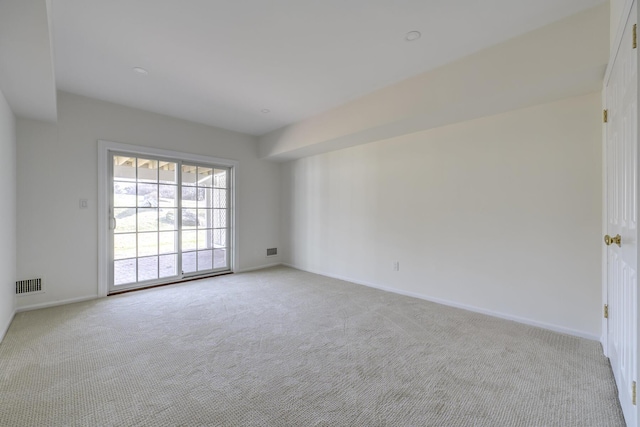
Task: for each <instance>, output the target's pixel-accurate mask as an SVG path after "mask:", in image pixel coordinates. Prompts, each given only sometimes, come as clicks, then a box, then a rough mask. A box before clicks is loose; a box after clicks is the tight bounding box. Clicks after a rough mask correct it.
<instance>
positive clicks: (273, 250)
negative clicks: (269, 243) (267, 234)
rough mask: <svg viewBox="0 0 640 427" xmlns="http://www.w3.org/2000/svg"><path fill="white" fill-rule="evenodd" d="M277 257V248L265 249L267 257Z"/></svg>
mask: <svg viewBox="0 0 640 427" xmlns="http://www.w3.org/2000/svg"><path fill="white" fill-rule="evenodd" d="M277 255H278V248H268V249H267V256H277Z"/></svg>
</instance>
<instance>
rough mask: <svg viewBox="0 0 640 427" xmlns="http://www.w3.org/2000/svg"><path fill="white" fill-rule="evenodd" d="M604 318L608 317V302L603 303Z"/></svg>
mask: <svg viewBox="0 0 640 427" xmlns="http://www.w3.org/2000/svg"><path fill="white" fill-rule="evenodd" d="M604 318H605V319H608V318H609V305H608V304H605V305H604Z"/></svg>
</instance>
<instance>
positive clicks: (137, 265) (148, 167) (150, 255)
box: [112, 155, 178, 287]
mask: <svg viewBox="0 0 640 427" xmlns="http://www.w3.org/2000/svg"><path fill="white" fill-rule="evenodd" d="M112 167H113V169H112V170H113V173H112V176H113V180H112V183H113V195H112V205H113V214H112V215H113V270H112V277H113V286H114V287H118V286H121V287H131V286H135V285H137V284H138V283H141V282H149V281H154V280H155V281H157V280H158V279H159V278H167V277H174V276H177V275H178V265H177V262H176V261H177V256H176V255H177V253H178V245H177V238H176V234H177V233H178V225H177V206H178V199H177V187H178V179H177V174H176V171H177V163H176V162H167V161H160V160H157V159H148V158H138V157H133V156H124V155H123V156H121V155H113V156H112Z"/></svg>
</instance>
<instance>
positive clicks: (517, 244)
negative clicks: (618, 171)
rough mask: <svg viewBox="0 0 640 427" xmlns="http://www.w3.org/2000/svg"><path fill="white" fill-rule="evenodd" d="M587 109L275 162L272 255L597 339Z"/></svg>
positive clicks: (596, 134) (595, 161) (594, 159)
mask: <svg viewBox="0 0 640 427" xmlns="http://www.w3.org/2000/svg"><path fill="white" fill-rule="evenodd" d="M600 115H601V105H600V94H599V93H594V94H589V95H585V96H580V97H574V98H569V99H565V100H561V101H556V102H553V103H550V104H545V105H540V106H535V107H530V108H527V109H522V110H515V111H511V112H507V113H503V114H500V115H496V116H491V117H486V118H481V119H476V120H472V121H467V122H463V123H459V124H455V125H450V126H446V127H441V128H437V129H433V130H429V131H423V132H419V133H415V134H410V135H405V136H401V137H396V138H392V139H388V140H381V141H378V142H374V143H370V144H366V145H361V146H357V147H352V148H347V149H343V150H340V151H335V152H331V153H326V154H320V155H316V156H313V157H307V158H303V159H299V160H294V161H290V162H288V163H285V164H284V165H283V172H282V185H283V188H282V191H283V194H282V196H283V222H282V224H283V244H284V248H285V254H284V257H285V262H287V263H289V264H291V265H293V266H295V267H297V268H300V269H304V270H308V271H313V272H319V273H321V274H326V275H330V276H336V277H342V278H346V279H348V280H352V281H356V282H360V283H364V284H369V285H373V286H377V287H386V288H391V289H393V290H395V291H398V292H404V293H411V294H415V295H420V296H423V297H426V298H430V299H439V300H442V301H448V302H450V303H453V304H457V305H462V306H467V307H472V308H475V309H478V310H483V311H489V312H492V313H494V314H497V315H501V316H506V317H511V318H519V319H521V320H522V319H528V321H529V322H531V323H535V324H539V325H545V326H546V327H549V328H552V329H556V330H561V331H566V332H569V333H573V334H577V335H581V336H587V337H591V338H594V339H598V338H599V336H600V317H599V316H600V312H601V310H600V293H601V292H600V277H601V275H600V269H601V267H600V254H601V252H600V246H601V242H600V241H601V235H600V231H601V212H600V211H601V151H600V150H601V148H600V147H601V123H600V122H601V118H600ZM393 260H398V261H399V262H400V271H399V272H394V271H392V261H393Z"/></svg>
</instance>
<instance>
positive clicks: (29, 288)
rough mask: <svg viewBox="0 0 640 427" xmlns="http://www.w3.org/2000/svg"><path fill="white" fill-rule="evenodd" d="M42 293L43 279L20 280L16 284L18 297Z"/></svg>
mask: <svg viewBox="0 0 640 427" xmlns="http://www.w3.org/2000/svg"><path fill="white" fill-rule="evenodd" d="M36 292H42V278H39V279H27V280H18V281H17V282H16V295H24V294H32V293H36Z"/></svg>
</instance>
